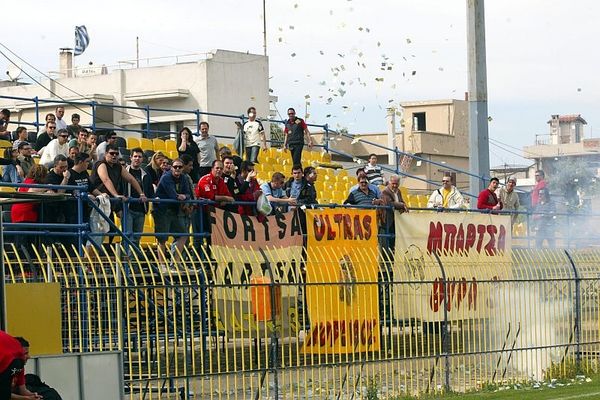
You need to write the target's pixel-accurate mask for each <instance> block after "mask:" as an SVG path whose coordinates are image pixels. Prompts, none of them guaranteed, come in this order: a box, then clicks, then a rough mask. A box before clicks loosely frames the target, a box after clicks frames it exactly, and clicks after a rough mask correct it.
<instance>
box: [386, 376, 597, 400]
mask: <svg viewBox="0 0 600 400" xmlns="http://www.w3.org/2000/svg"><path fill="white" fill-rule="evenodd" d="M591 379H592V381H591V382H586V381H585V380H582V379H576V380H571V379H567V380H564V381H556V382H555V383H553V384H552V387H549V386H548V383H547V382H546V383H540V384H539V388H537V387H534V386H533V385H532V384H526V385H516V384H510V385H508V384H507V385H501V386H498V387H488V388H485V389H482V390H481V391H477V392H473V393H466V394H465V393H447V394H436V395H433V394H432V395H423V396H420V397H397V398H394V400H414V399H419V400H433V399H442V400H443V399H475V398H477V399H490V400H493V399H515V400H516V399H518V400H530V399H531V400H534V399H535V400H544V399H552V400H576V399H600V376H598V375H596V376H594V377H592V378H591ZM561 385H564V386H561Z"/></svg>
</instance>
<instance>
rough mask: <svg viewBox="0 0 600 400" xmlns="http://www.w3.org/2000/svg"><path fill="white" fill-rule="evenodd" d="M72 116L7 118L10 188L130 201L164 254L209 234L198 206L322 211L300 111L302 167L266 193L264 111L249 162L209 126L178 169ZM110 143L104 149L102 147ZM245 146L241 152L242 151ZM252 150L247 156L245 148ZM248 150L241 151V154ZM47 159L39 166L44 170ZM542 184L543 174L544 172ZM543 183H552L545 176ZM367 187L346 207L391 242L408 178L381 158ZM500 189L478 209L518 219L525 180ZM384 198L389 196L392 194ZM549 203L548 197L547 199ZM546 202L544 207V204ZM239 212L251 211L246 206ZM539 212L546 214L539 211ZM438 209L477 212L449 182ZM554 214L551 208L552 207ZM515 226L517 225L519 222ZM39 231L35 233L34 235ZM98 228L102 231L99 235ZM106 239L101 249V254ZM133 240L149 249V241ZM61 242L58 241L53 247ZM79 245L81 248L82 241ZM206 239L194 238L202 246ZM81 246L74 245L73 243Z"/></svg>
mask: <svg viewBox="0 0 600 400" xmlns="http://www.w3.org/2000/svg"><path fill="white" fill-rule="evenodd" d="M63 117H64V107H63V106H57V107H56V110H55V113H50V114H47V115H46V117H45V126H44V128H43V129H42V130H41V131H40V132H39V133H36V132H29V131H28V130H27V128H25V127H22V126H20V127H18V128H17V129H16V130H15V131H14V132H10V131H9V130H8V129H7V126H8V124H9V121H10V112H9V111H8V110H1V111H0V138H2V139H4V140H10V141H11V142H12V143H13V146H12V148H7V149H6V151H5V154H4V158H2V159H1V161H0V163H1V164H4V168H3V175H2V180H3V181H4V182H12V183H30V184H48V185H57V186H73V187H82V186H86V187H87V188H88V189H87V192H88V194H89V197H90V198H91V199H92V200H94V201H97V202H98V204H102V203H101V199H102V198H104V200H105V201H106V200H108V201H110V200H111V199H121V200H127V199H132V200H129V201H126V202H124V201H114V200H112V201H110V212H111V217H112V214H117V215H118V216H120V217H121V216H122V211H123V207H127V212H126V213H125V214H126V216H127V218H126V220H125V221H123V222H124V227H125V229H124V231H125V232H126V233H131V234H139V233H142V232H143V231H144V221H145V220H146V215H147V214H148V213H149V212H150V210H151V212H152V216H153V218H154V228H155V233H156V234H157V241H158V244H159V246H160V247H161V249H163V250H164V245H165V243H166V241H167V237H168V235H169V233H183V232H189V231H190V229H191V230H192V231H193V232H194V233H206V229H207V227H208V226H209V225H210V221H209V218H208V215H209V213H208V212H207V207H206V206H203V207H200V206H198V205H197V204H196V205H192V204H190V202H189V200H193V199H205V200H211V201H212V202H214V203H213V204H215V206H216V207H221V208H224V209H226V210H229V211H232V212H236V213H239V214H243V215H254V216H257V217H259V218H263V215H262V214H261V213H260V212H259V210H258V209H257V207H256V206H255V205H253V204H249V203H255V202H256V201H257V200H258V199H259V198H260V197H262V196H264V198H265V199H266V201H268V202H269V203H270V205H271V207H270V213H272V214H274V213H279V212H285V211H288V210H294V209H297V210H299V212H300V213H303V210H304V209H306V207H310V206H312V205H315V204H318V201H319V199H318V195H317V190H316V189H315V182H316V180H317V171H316V169H315V168H314V167H312V166H304V167H303V166H302V165H301V163H300V161H301V159H302V151H303V149H304V146H305V145H307V146H308V147H312V145H313V138H312V136H311V134H310V132H309V131H308V128H307V126H306V123H305V122H304V121H303V120H302V119H301V118H299V117H296V114H295V111H294V109H293V108H290V109H288V120H287V121H286V123H285V130H284V134H285V140H284V148H285V149H286V150H289V151H290V152H291V156H292V160H293V166H292V168H291V170H290V171H289V173H290V174H291V177H290V178H289V179H287V180H286V177H285V175H284V173H283V172H286V171H280V172H275V173H273V174H272V176H271V179H270V181H268V182H264V183H262V184H260V183H259V182H258V181H257V174H256V171H255V170H254V166H255V164H256V163H257V162H258V159H259V154H260V151H261V150H265V149H266V138H265V132H264V128H263V126H262V124H261V123H260V121H258V120H257V119H256V109H255V108H254V107H250V108H249V109H248V121H247V122H246V123H245V124H244V125H243V126H242V125H241V124H240V125H239V128H240V130H239V135H241V138H238V139H236V141H237V140H240V139H241V140H243V147H244V148H245V151H241V153H242V155H243V156H244V158H243V159H242V157H240V156H237V155H233V154H232V152H231V150H230V149H229V148H228V147H219V144H218V142H217V140H216V138H215V137H214V136H211V135H210V134H209V130H210V126H209V124H208V123H207V122H202V123H200V132H199V134H198V135H194V134H193V133H192V131H191V130H190V129H189V128H187V127H184V128H183V129H181V130H180V131H179V132H178V133H177V152H178V157H177V158H175V159H170V158H169V157H167V155H165V154H164V153H162V152H160V151H157V152H154V153H153V154H148V153H147V152H145V151H144V150H142V149H141V148H134V149H129V150H128V153H129V154H128V155H127V156H126V157H124V156H123V155H122V154H121V150H122V148H120V147H119V146H118V139H119V138H118V137H117V135H116V134H115V133H114V132H108V133H107V134H105V135H104V137H101V138H98V136H97V135H96V134H95V132H90V131H89V130H87V129H86V128H84V127H82V126H81V125H80V116H79V115H78V114H73V115H72V116H71V124H70V125H67V123H66V122H65V121H64V119H63ZM99 139H100V140H99ZM236 145H238V146H239V144H238V143H236ZM240 147H242V146H240ZM240 147H238V148H240ZM34 156H37V157H39V162H38V163H36V162H35V161H34V158H33V157H34ZM539 174H543V173H542V172H541V171H539V172H538V175H539ZM542 178H543V175H542ZM356 181H357V184H356V185H355V186H353V187H352V188H350V190H349V192H348V194H347V198H346V200H345V201H344V203H345V204H349V205H356V206H373V205H375V206H392V207H387V208H384V209H383V210H379V213H378V214H379V221H380V224H381V226H382V227H383V228H384V229H385V230H386V232H389V233H393V231H394V223H393V210H394V209H395V210H399V211H400V212H407V211H408V207H407V205H406V203H405V201H404V199H403V198H402V194H401V192H400V190H399V181H400V178H399V177H398V176H396V175H392V176H390V177H388V178H387V179H385V178H384V175H383V173H382V168H381V167H380V166H379V165H378V164H377V156H376V155H375V154H371V155H370V156H369V161H368V163H367V164H366V165H365V166H364V167H361V168H358V169H357V170H356ZM544 182H545V181H543V179H542V184H540V185H541V186H540V185H538V186H540V187H539V188H538V187H537V186H536V190H535V193H536V194H534V196H533V198H532V200H533V201H534V202H538V203H541V204H542V205H544V204H548V202H547V201H546V198H545V196H544V191H543V189H544V188H545V186H544V185H543V184H544ZM498 183H499V182H498V179H497V178H493V179H492V180H491V182H490V186H489V187H488V188H487V189H485V190H484V191H482V192H481V193H480V195H479V198H478V201H477V207H478V208H479V209H489V210H491V211H497V210H501V209H504V210H517V209H518V208H519V206H520V204H519V198H518V195H517V194H516V192H515V191H514V188H515V186H516V179H515V178H510V179H509V180H508V183H507V185H506V186H503V187H501V188H498V186H499V185H498ZM382 189H383V190H382ZM19 191H21V192H54V193H65V192H67V195H68V194H70V193H77V190H76V189H74V188H69V189H67V188H61V189H60V190H59V189H40V188H19ZM540 193H541V195H540ZM540 198H541V200H540ZM148 199H161V200H170V201H169V202H164V201H162V202H157V201H150V203H152V204H153V205H152V206H150V205H149V202H148ZM234 202H245V204H237V203H234ZM534 205H536V204H534ZM427 207H428V208H437V209H442V210H443V209H461V208H467V202H466V201H465V199H464V198H463V196H462V194H461V193H460V191H459V190H458V189H457V188H456V187H455V186H454V185H453V184H452V180H451V178H450V177H449V176H445V177H444V178H443V179H442V186H441V187H440V188H439V189H436V190H434V191H433V193H432V194H431V196H430V198H429V202H428V204H427ZM545 208H548V206H545ZM90 214H91V209H90V208H89V207H84V221H85V222H87V221H89V219H90ZM77 216H78V212H77V208H76V207H75V203H74V201H71V202H68V201H67V202H65V201H62V202H53V203H48V204H42V205H40V204H39V203H22V204H16V205H14V206H13V207H12V210H11V219H12V222H29V223H37V222H44V223H72V224H74V223H76V222H77V220H78V218H77ZM514 217H515V216H513V218H514ZM24 229H34V228H24ZM93 230H94V229H93V227H92V231H93ZM32 238H33V236H18V237H17V242H18V244H19V245H20V244H25V245H30V244H31V243H32V240H33V239H32ZM102 239H103V237H102V235H98V237H97V238H96V239H95V240H93V242H95V243H97V244H100V243H101V241H102ZM131 239H132V240H133V241H134V242H135V243H139V241H140V236H139V235H132V236H131ZM46 240H56V239H53V238H51V239H46ZM73 241H75V239H73ZM187 241H188V237H187V236H183V235H182V236H179V237H176V238H175V242H174V246H175V247H177V248H178V249H179V250H182V249H183V246H184V245H185V244H186V243H187ZM199 241H200V239H198V238H197V237H195V238H194V242H195V243H196V244H198V243H199ZM73 243H74V242H73Z"/></svg>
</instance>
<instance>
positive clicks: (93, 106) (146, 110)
mask: <svg viewBox="0 0 600 400" xmlns="http://www.w3.org/2000/svg"><path fill="white" fill-rule="evenodd" d="M0 99H6V100H16V101H22V102H31V103H33V104H34V105H35V121H33V122H29V121H19V124H20V125H26V126H34V127H35V128H36V130H37V131H38V132H39V128H40V126H43V125H44V124H43V123H41V122H40V116H39V113H40V104H66V105H71V106H75V107H76V108H78V109H79V110H80V111H81V112H83V113H85V114H87V115H89V116H90V117H91V124H90V125H87V126H85V127H86V128H89V129H91V130H92V131H93V132H96V131H98V130H101V129H110V130H112V131H116V132H131V133H138V134H141V133H145V135H146V136H148V137H150V136H151V135H153V134H156V135H157V137H167V136H170V135H171V134H176V133H177V132H172V131H165V130H156V129H151V128H150V125H151V124H152V123H155V122H159V121H154V120H153V119H152V118H151V116H152V113H153V112H154V113H156V112H161V113H177V114H191V115H193V116H194V117H195V124H196V130H195V132H194V134H198V133H199V132H200V123H201V120H200V119H201V118H200V117H201V116H212V117H222V118H231V119H235V120H240V121H241V122H242V124H243V123H244V122H245V121H246V117H245V116H244V115H233V114H224V113H215V112H207V111H200V110H199V109H196V110H189V109H166V108H158V107H156V108H154V107H150V106H144V107H137V106H126V105H115V104H102V103H98V102H96V101H67V100H62V99H40V98H38V97H37V96H36V97H33V98H28V97H18V96H0ZM99 108H109V109H112V110H114V111H116V112H119V113H122V114H126V115H130V114H128V112H127V111H128V110H130V111H140V112H142V113H143V118H144V120H145V124H146V127H145V129H131V128H127V127H124V126H120V125H118V124H115V123H114V122H113V121H109V120H104V119H102V118H100V117H99V116H98V109H99ZM88 109H89V111H88ZM135 117H136V118H142V117H141V116H138V115H136V116H135ZM262 121H268V122H270V123H276V124H285V121H283V120H264V119H263V120H262ZM101 125H108V126H101ZM307 125H308V126H309V127H310V128H318V129H322V130H323V134H324V140H323V144H322V145H317V146H316V147H320V148H322V149H323V150H324V151H325V152H328V153H333V154H337V155H339V156H342V157H346V158H348V159H350V160H353V159H354V158H355V157H354V156H352V155H351V154H347V153H344V152H341V151H336V150H334V149H332V148H331V146H330V145H329V138H330V136H331V135H332V134H335V135H339V136H342V137H345V138H348V139H352V140H357V141H359V142H362V143H365V144H368V145H370V146H374V147H376V148H379V149H382V150H385V151H388V152H393V153H394V154H395V157H394V158H395V160H391V161H393V163H391V164H392V165H394V168H393V169H392V168H389V167H386V168H385V169H386V170H388V171H392V172H394V173H396V174H399V175H402V176H407V177H410V178H413V179H416V180H420V181H422V182H426V183H428V184H431V185H433V186H438V185H439V182H434V181H431V180H428V179H425V178H421V177H417V176H414V175H410V174H408V173H406V172H404V171H402V169H401V168H400V162H401V158H402V157H403V156H408V157H412V158H414V159H415V160H417V161H421V162H424V163H429V164H431V165H435V166H437V167H441V168H444V170H448V171H454V172H456V173H460V174H465V175H467V176H469V177H476V178H478V179H481V180H483V181H487V180H489V177H488V176H479V175H476V174H473V173H471V172H469V171H465V170H463V169H460V168H457V167H453V166H451V165H448V164H443V163H439V162H436V161H432V160H428V159H426V158H423V157H419V156H417V155H415V154H410V153H406V152H404V151H401V150H399V149H398V148H397V147H395V148H389V147H386V146H384V145H381V144H379V143H374V142H371V141H368V140H365V139H361V138H359V137H354V136H352V135H350V134H348V133H343V132H337V131H335V130H332V129H330V128H329V125H328V124H310V123H309V124H307ZM213 136H215V137H217V138H219V139H230V140H233V138H232V137H230V136H222V135H219V134H213ZM273 142H274V141H272V143H273ZM465 194H466V195H468V196H471V197H477V196H476V194H472V193H465Z"/></svg>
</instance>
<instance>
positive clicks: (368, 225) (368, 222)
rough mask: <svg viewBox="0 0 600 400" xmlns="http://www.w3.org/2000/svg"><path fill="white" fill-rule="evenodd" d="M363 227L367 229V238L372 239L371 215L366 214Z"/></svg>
mask: <svg viewBox="0 0 600 400" xmlns="http://www.w3.org/2000/svg"><path fill="white" fill-rule="evenodd" d="M363 228H364V230H365V240H369V239H371V234H372V232H371V216H370V215H365V217H364V218H363Z"/></svg>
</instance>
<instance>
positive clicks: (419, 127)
mask: <svg viewBox="0 0 600 400" xmlns="http://www.w3.org/2000/svg"><path fill="white" fill-rule="evenodd" d="M426 130H427V125H426V124H425V113H424V112H419V113H414V114H413V131H420V132H425V131H426Z"/></svg>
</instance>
